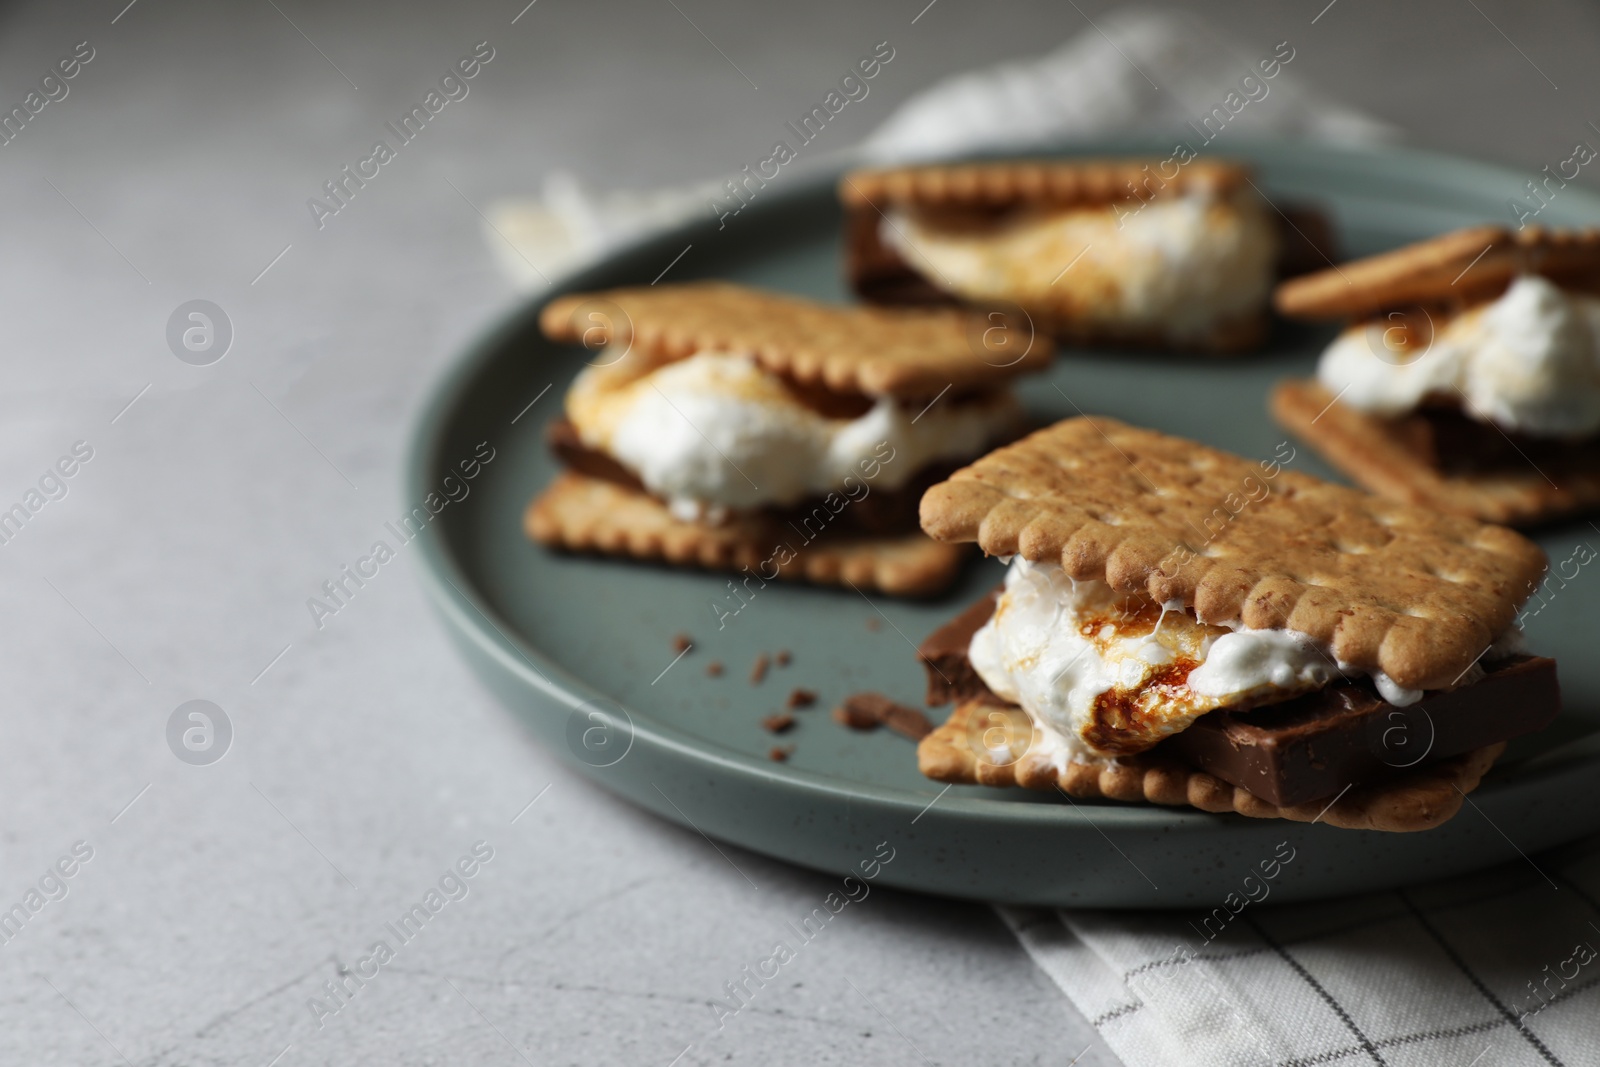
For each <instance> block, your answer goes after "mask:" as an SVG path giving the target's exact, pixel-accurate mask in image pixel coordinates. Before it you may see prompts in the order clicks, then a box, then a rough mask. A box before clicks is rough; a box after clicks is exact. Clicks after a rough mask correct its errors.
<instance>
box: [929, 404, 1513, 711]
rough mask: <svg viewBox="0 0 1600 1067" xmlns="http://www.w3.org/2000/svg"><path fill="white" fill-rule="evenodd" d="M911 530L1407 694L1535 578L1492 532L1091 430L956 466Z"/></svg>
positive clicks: (1217, 456) (1455, 663) (1062, 428)
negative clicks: (1280, 644)
mask: <svg viewBox="0 0 1600 1067" xmlns="http://www.w3.org/2000/svg"><path fill="white" fill-rule="evenodd" d="M921 515H922V528H923V529H924V530H926V531H927V532H928V533H929V534H930V535H932V536H933V537H935V538H937V539H938V540H940V541H976V542H977V543H978V545H979V546H980V547H981V548H982V549H983V550H984V552H985V553H987V554H989V555H992V556H1011V555H1021V556H1023V557H1025V558H1027V559H1030V560H1045V561H1050V562H1059V563H1060V564H1061V566H1062V567H1063V568H1064V570H1065V571H1066V573H1067V574H1068V575H1070V576H1071V577H1073V578H1075V579H1094V580H1099V581H1104V582H1107V583H1109V584H1110V585H1111V587H1112V588H1113V589H1115V590H1117V591H1118V592H1120V593H1125V594H1130V595H1133V594H1144V595H1148V596H1149V597H1150V598H1151V599H1152V600H1154V601H1155V602H1156V603H1158V604H1164V603H1166V602H1168V601H1171V600H1177V601H1181V602H1182V603H1183V604H1184V605H1185V606H1187V607H1191V608H1193V609H1194V611H1195V614H1196V615H1197V616H1198V617H1199V618H1200V620H1201V621H1202V622H1207V623H1214V624H1219V625H1228V624H1235V625H1243V626H1246V627H1250V628H1260V629H1269V628H1278V627H1287V628H1289V629H1293V630H1299V631H1302V632H1304V633H1307V634H1309V635H1310V636H1311V637H1312V638H1313V639H1315V640H1317V641H1318V642H1321V643H1322V644H1323V646H1324V647H1327V648H1329V649H1330V650H1331V651H1332V652H1333V654H1334V655H1335V656H1336V657H1337V658H1338V659H1339V660H1340V661H1341V662H1342V663H1344V664H1346V665H1348V669H1353V670H1358V671H1366V672H1376V671H1380V670H1381V671H1384V672H1386V673H1387V674H1388V675H1389V676H1390V677H1391V678H1393V679H1394V680H1395V682H1397V683H1398V684H1400V685H1402V686H1404V687H1406V688H1408V689H1445V688H1449V687H1450V686H1451V685H1453V684H1454V683H1455V682H1456V681H1457V680H1458V679H1459V678H1460V676H1461V675H1462V673H1463V672H1465V671H1466V669H1467V668H1468V667H1469V666H1470V665H1471V664H1472V663H1473V662H1474V661H1475V660H1476V659H1477V658H1478V657H1479V656H1481V655H1482V654H1483V653H1484V651H1486V650H1487V649H1488V647H1489V645H1490V643H1491V642H1492V641H1493V640H1494V639H1495V638H1496V637H1498V636H1499V635H1500V634H1501V633H1502V632H1503V631H1504V630H1505V628H1506V627H1507V626H1508V625H1510V623H1511V621H1512V619H1513V617H1514V616H1515V615H1516V611H1517V608H1518V606H1519V605H1520V604H1521V603H1522V602H1523V601H1524V600H1525V599H1526V598H1527V596H1528V594H1529V593H1530V592H1531V591H1532V589H1533V586H1534V583H1535V582H1536V581H1537V580H1538V579H1539V577H1540V576H1541V574H1542V573H1543V571H1544V567H1545V557H1544V553H1543V552H1541V551H1540V550H1539V548H1538V546H1536V545H1534V544H1533V543H1532V542H1530V541H1528V540H1527V539H1526V538H1524V537H1523V536H1521V535H1520V534H1518V533H1516V532H1514V531H1512V530H1508V529H1505V528H1504V527H1499V526H1489V525H1485V524H1483V523H1480V522H1477V521H1475V520H1472V519H1466V518H1461V517H1459V516H1453V515H1443V514H1439V513H1437V512H1432V511H1427V510H1424V509H1422V508H1418V507H1414V506H1411V505H1407V504H1401V503H1395V502H1392V501H1387V500H1383V499H1381V498H1378V497H1374V496H1370V495H1368V494H1366V493H1362V492H1360V491H1358V490H1355V489H1350V488H1347V487H1345V486H1340V485H1333V484H1330V483H1328V482H1324V481H1322V480H1321V479H1318V478H1313V477H1311V476H1310V475H1306V474H1301V473H1298V472H1295V471H1288V470H1284V469H1282V468H1281V467H1280V466H1279V465H1278V464H1276V463H1272V464H1257V463H1253V462H1251V461H1249V460H1245V459H1241V458H1240V457H1238V456H1234V455H1230V454H1228V453H1226V452H1222V451H1219V450H1217V449H1214V448H1207V447H1206V446H1204V445H1199V444H1195V443H1194V442H1192V441H1185V440H1183V439H1182V438H1177V437H1168V436H1166V435H1165V434H1160V433H1156V432H1154V431H1153V430H1144V429H1140V428H1138V427H1134V426H1129V425H1127V424H1125V423H1121V422H1118V421H1116V420H1114V419H1107V418H1099V417H1095V418H1089V417H1080V418H1075V419H1067V420H1066V421H1064V422H1058V423H1056V424H1055V425H1054V426H1050V427H1047V428H1046V429H1043V430H1040V431H1038V432H1037V433H1034V434H1032V435H1030V436H1028V437H1025V438H1023V439H1022V440H1021V441H1018V442H1017V443H1015V444H1012V445H1008V446H1006V447H1005V448H1001V449H998V450H996V451H994V452H991V453H989V455H987V456H985V457H984V458H982V459H980V460H978V461H977V462H976V463H973V464H971V465H970V466H967V467H963V468H962V469H961V470H959V471H957V472H956V473H955V474H953V475H951V476H950V478H949V479H947V480H946V481H943V482H940V483H939V484H938V485H935V486H934V487H933V488H931V489H929V490H928V492H927V493H926V494H925V495H924V496H923V498H922V507H921Z"/></svg>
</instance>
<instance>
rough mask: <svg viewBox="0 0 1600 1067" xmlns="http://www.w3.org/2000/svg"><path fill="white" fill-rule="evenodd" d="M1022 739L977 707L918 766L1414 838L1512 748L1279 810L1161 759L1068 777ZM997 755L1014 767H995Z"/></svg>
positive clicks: (1098, 767)
mask: <svg viewBox="0 0 1600 1067" xmlns="http://www.w3.org/2000/svg"><path fill="white" fill-rule="evenodd" d="M996 716H999V721H996V718H995V717H996ZM1001 738H1004V739H1005V740H1006V745H1005V747H1004V748H1003V749H1001V748H998V747H996V748H994V749H992V750H991V749H990V748H987V747H986V745H987V744H989V743H992V742H996V741H999V740H1000V739H1001ZM1021 738H1028V739H1030V740H1031V738H1032V727H1031V725H1030V724H1029V723H1028V717H1027V714H1026V713H1025V712H1023V711H1022V709H1021V708H1018V707H1016V706H1015V705H998V704H994V703H990V702H985V701H968V702H967V703H964V704H962V705H960V706H958V707H957V708H956V709H955V711H953V712H951V714H950V718H949V719H948V720H947V721H946V722H945V723H944V724H943V725H942V726H939V727H938V728H936V729H935V730H934V731H933V733H931V734H929V735H928V736H927V737H925V738H923V740H922V741H921V742H920V743H919V744H918V745H917V766H918V768H919V769H920V770H921V771H922V773H923V774H924V775H926V776H928V777H929V778H932V779H934V780H935V781H939V782H953V783H956V784H959V785H989V786H1022V787H1024V788H1028V789H1059V790H1060V791H1061V792H1063V793H1066V794H1067V795H1068V796H1069V797H1077V798H1082V799H1104V800H1118V801H1126V802H1131V803H1149V804H1160V805H1164V806H1169V807H1191V808H1197V809H1199V810H1200V811H1208V812H1236V813H1238V814H1240V815H1246V816H1249V817H1250V818H1253V819H1287V820H1290V821H1292V822H1308V823H1311V822H1322V823H1326V824H1327V825H1329V826H1336V827H1339V828H1341V829H1346V830H1385V831H1390V832H1394V833H1408V832H1416V831H1419V830H1430V829H1432V828H1433V827H1435V826H1438V825H1440V824H1441V823H1444V822H1446V821H1448V820H1449V819H1450V818H1451V817H1452V816H1454V815H1455V814H1456V812H1458V811H1459V810H1461V805H1462V803H1463V802H1464V800H1465V798H1466V794H1468V793H1470V792H1472V791H1473V790H1474V789H1476V788H1477V787H1478V783H1479V782H1481V781H1482V780H1483V776H1484V775H1485V774H1486V773H1488V771H1489V768H1490V767H1491V766H1493V765H1494V761H1495V760H1496V759H1498V758H1499V756H1500V753H1502V752H1503V751H1505V747H1506V746H1505V742H1503V741H1502V742H1499V743H1497V744H1493V745H1488V746H1486V747H1484V748H1480V749H1475V750H1473V751H1471V752H1467V753H1465V754H1463V755H1460V756H1455V757H1453V758H1451V759H1447V760H1441V761H1439V762H1438V763H1432V764H1428V765H1426V766H1422V767H1415V768H1411V769H1409V770H1406V771H1402V772H1399V773H1398V774H1397V775H1396V776H1395V777H1393V778H1391V779H1389V780H1388V781H1386V782H1379V783H1374V784H1371V785H1364V786H1359V787H1356V788H1352V789H1349V790H1347V791H1345V792H1343V793H1340V794H1338V795H1337V796H1336V797H1335V798H1334V799H1333V800H1332V801H1325V800H1316V801H1311V802H1309V803H1305V804H1296V805H1293V806H1290V807H1279V806H1278V805H1276V804H1272V803H1269V802H1267V801H1265V800H1262V799H1261V798H1260V797H1258V796H1256V795H1255V794H1253V793H1251V792H1249V791H1247V790H1245V789H1241V788H1239V787H1238V786H1235V785H1231V784H1229V783H1228V782H1224V781H1222V780H1221V779H1220V778H1215V777H1213V776H1211V775H1209V774H1206V773H1205V772H1204V771H1199V770H1196V769H1194V768H1193V767H1189V766H1187V765H1185V764H1182V763H1179V762H1177V761H1176V760H1173V759H1170V758H1168V757H1163V756H1161V755H1159V754H1158V753H1157V754H1152V753H1146V754H1144V755H1140V756H1133V757H1125V758H1123V759H1118V760H1111V761H1108V762H1105V763H1101V764H1085V763H1071V762H1069V763H1067V764H1066V766H1065V767H1064V768H1059V769H1058V768H1057V767H1056V766H1055V765H1054V764H1053V762H1052V761H1051V759H1050V758H1049V757H1048V756H1045V755H1043V754H1042V753H1039V752H1033V751H1028V750H1027V749H1028V748H1029V747H1030V746H1023V747H1024V751H1023V752H1021V753H1018V752H1017V751H1016V749H1017V744H1016V739H1021ZM980 753H981V755H980ZM996 754H1001V755H1002V756H1003V758H1004V759H1005V760H1006V761H1007V762H1003V763H996V762H994V760H993V756H994V755H996Z"/></svg>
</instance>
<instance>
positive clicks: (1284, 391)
mask: <svg viewBox="0 0 1600 1067" xmlns="http://www.w3.org/2000/svg"><path fill="white" fill-rule="evenodd" d="M1271 408H1272V415H1273V417H1274V418H1275V419H1277V421H1278V425H1280V426H1282V427H1283V428H1284V429H1286V430H1288V431H1289V432H1290V433H1292V434H1294V435H1295V436H1296V437H1298V438H1300V439H1301V440H1302V441H1304V442H1305V443H1306V444H1308V445H1310V446H1311V447H1312V448H1314V449H1316V450H1317V452H1318V453H1320V454H1321V455H1322V457H1323V458H1324V459H1326V460H1327V461H1328V462H1329V463H1331V464H1333V465H1334V466H1335V467H1337V468H1339V470H1341V471H1343V472H1344V473H1345V474H1346V475H1348V476H1349V477H1350V478H1351V479H1352V480H1354V481H1355V482H1356V483H1357V484H1359V485H1361V486H1363V487H1364V488H1366V489H1368V490H1370V491H1371V492H1374V493H1377V494H1378V495H1379V496H1384V497H1387V498H1389V499H1390V500H1398V501H1401V502H1403V503H1407V504H1416V505H1420V506H1422V507H1427V508H1432V509H1434V510H1436V511H1443V512H1448V513H1450V514H1452V515H1465V516H1467V517H1469V518H1474V519H1482V520H1484V521H1485V522H1500V523H1506V524H1508V525H1512V526H1534V525H1537V524H1539V523H1543V522H1548V521H1550V520H1552V519H1557V518H1561V517H1562V516H1565V515H1572V514H1577V513H1580V512H1585V511H1594V510H1597V509H1600V470H1595V469H1594V467H1593V464H1592V462H1591V461H1590V460H1589V459H1588V458H1587V454H1586V455H1585V456H1582V457H1575V458H1574V461H1573V462H1572V463H1557V462H1552V461H1549V460H1541V462H1540V463H1539V464H1538V465H1535V464H1534V463H1533V462H1532V461H1529V463H1528V465H1527V467H1526V468H1525V469H1522V470H1514V471H1506V470H1495V471H1492V472H1486V473H1481V474H1466V473H1450V474H1443V473H1440V472H1439V471H1438V470H1436V469H1434V468H1433V467H1432V466H1430V465H1429V464H1428V463H1427V462H1426V461H1425V460H1424V459H1423V458H1422V457H1420V456H1418V455H1417V454H1416V453H1415V452H1414V451H1412V450H1411V449H1409V448H1407V447H1406V446H1405V443H1404V442H1403V441H1401V440H1400V439H1399V438H1398V437H1396V436H1395V434H1394V432H1393V430H1392V428H1391V424H1390V423H1389V422H1388V421H1387V420H1385V419H1382V418H1379V417H1377V416H1375V415H1370V414H1368V413H1367V412H1364V411H1360V410H1357V409H1356V408H1353V407H1350V406H1348V405H1346V404H1337V403H1334V397H1333V394H1332V393H1330V392H1328V391H1327V390H1326V389H1324V388H1323V387H1322V386H1321V385H1320V384H1318V383H1317V382H1315V381H1288V382H1282V383H1280V384H1279V385H1278V387H1277V388H1276V389H1274V390H1273V393H1272V399H1271Z"/></svg>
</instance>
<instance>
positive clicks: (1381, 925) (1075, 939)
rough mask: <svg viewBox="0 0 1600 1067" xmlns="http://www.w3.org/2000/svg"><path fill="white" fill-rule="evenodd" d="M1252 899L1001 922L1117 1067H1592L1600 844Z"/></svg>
mask: <svg viewBox="0 0 1600 1067" xmlns="http://www.w3.org/2000/svg"><path fill="white" fill-rule="evenodd" d="M1291 859H1292V857H1291ZM1251 885H1252V886H1254V887H1255V888H1253V889H1250V890H1248V891H1246V890H1244V889H1242V890H1241V893H1240V894H1239V895H1238V896H1235V897H1232V898H1230V899H1227V900H1219V901H1217V902H1215V906H1214V907H1213V908H1212V910H1210V911H1204V910H1201V909H1195V910H1194V911H1192V912H1156V913H1143V914H1138V915H1134V914H1129V913H1125V912H1124V913H1117V912H1101V911H1054V910H1048V909H1034V908H1000V909H998V910H999V911H1000V914H1001V917H1002V918H1004V919H1005V921H1006V922H1007V923H1008V924H1009V925H1010V926H1011V928H1012V929H1013V930H1014V931H1015V932H1016V935H1017V938H1018V939H1019V940H1020V941H1021V942H1022V944H1023V946H1024V947H1025V948H1026V949H1027V950H1028V952H1029V954H1030V955H1032V957H1033V959H1034V961H1035V962H1037V963H1038V965H1039V966H1040V968H1041V969H1042V970H1043V971H1044V972H1045V973H1046V974H1047V975H1049V976H1050V978H1051V979H1052V980H1053V981H1054V982H1055V983H1056V985H1057V986H1059V987H1060V988H1061V990H1062V992H1064V993H1065V994H1066V995H1067V997H1068V998H1069V999H1070V1000H1071V1001H1072V1003H1073V1004H1074V1006H1076V1007H1077V1009H1078V1010H1079V1011H1080V1012H1081V1013H1082V1014H1083V1015H1084V1017H1085V1018H1087V1019H1088V1020H1089V1021H1090V1022H1091V1023H1092V1024H1093V1026H1094V1027H1095V1029H1096V1030H1098V1031H1099V1033H1100V1035H1101V1037H1102V1038H1103V1039H1104V1040H1105V1043H1106V1045H1107V1047H1109V1048H1110V1049H1111V1050H1112V1051H1113V1052H1115V1053H1116V1054H1117V1055H1118V1056H1119V1057H1120V1058H1121V1059H1122V1061H1123V1062H1124V1063H1125V1064H1126V1065H1127V1067H1169V1065H1172V1064H1183V1065H1185V1067H1250V1065H1263V1067H1314V1065H1323V1064H1328V1065H1332V1067H1344V1065H1350V1067H1358V1065H1365V1067H1371V1065H1387V1067H1413V1065H1414V1067H1491V1065H1492V1067H1523V1065H1528V1067H1536V1065H1544V1067H1563V1065H1566V1067H1580V1065H1584V1067H1590V1065H1595V1064H1600V839H1590V840H1588V841H1585V842H1581V843H1579V844H1576V845H1572V846H1568V847H1566V848H1563V849H1558V850H1555V851H1552V852H1549V853H1544V854H1541V855H1538V856H1534V857H1532V859H1528V860H1525V859H1518V860H1516V861H1515V862H1512V863H1508V864H1506V865H1505V866H1503V867H1499V868H1495V869H1493V870H1490V871H1486V872H1483V873H1481V874H1475V875H1473V876H1472V877H1471V878H1459V879H1452V880H1450V881H1448V882H1440V883H1436V884H1432V885H1424V886H1418V887H1414V888H1410V889H1403V890H1395V891H1391V892H1382V893H1371V894H1366V895H1363V896H1357V897H1350V898H1346V899H1343V900H1337V901H1325V902H1318V903H1309V904H1294V905H1281V906H1279V905H1274V904H1272V903H1271V897H1270V883H1264V882H1263V881H1262V879H1260V878H1259V877H1258V878H1256V879H1255V880H1254V881H1253V882H1252V883H1251ZM1263 886H1266V887H1267V888H1266V889H1263V888H1262V887H1263ZM1247 892H1248V894H1249V895H1253V896H1256V897H1261V898H1262V899H1260V901H1259V902H1255V903H1253V902H1250V901H1249V899H1248V897H1247V896H1246V893H1247ZM1263 892H1265V893H1266V894H1267V895H1266V896H1265V897H1262V894H1263Z"/></svg>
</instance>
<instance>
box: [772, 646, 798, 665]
mask: <svg viewBox="0 0 1600 1067" xmlns="http://www.w3.org/2000/svg"><path fill="white" fill-rule="evenodd" d="M773 659H774V660H776V661H777V664H778V666H780V667H787V666H788V665H789V664H790V663H792V662H794V657H793V656H791V655H789V650H788V649H787V648H780V649H778V654H777V655H776V656H774V657H773Z"/></svg>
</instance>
